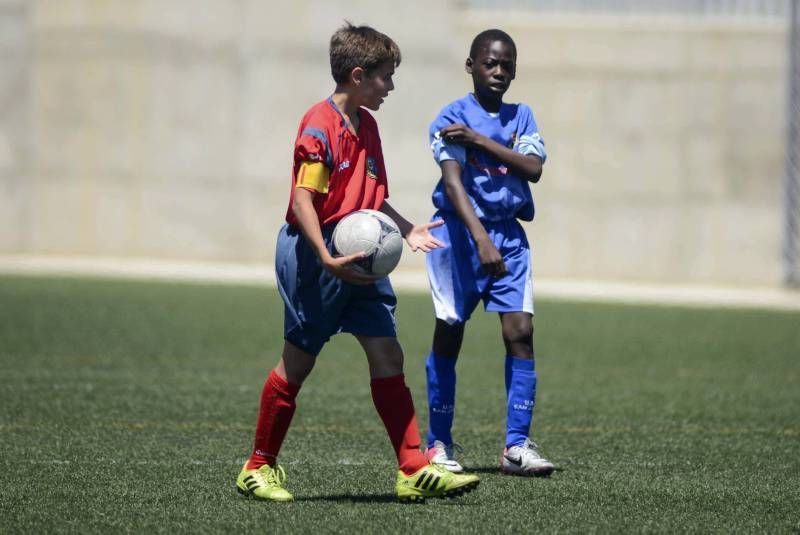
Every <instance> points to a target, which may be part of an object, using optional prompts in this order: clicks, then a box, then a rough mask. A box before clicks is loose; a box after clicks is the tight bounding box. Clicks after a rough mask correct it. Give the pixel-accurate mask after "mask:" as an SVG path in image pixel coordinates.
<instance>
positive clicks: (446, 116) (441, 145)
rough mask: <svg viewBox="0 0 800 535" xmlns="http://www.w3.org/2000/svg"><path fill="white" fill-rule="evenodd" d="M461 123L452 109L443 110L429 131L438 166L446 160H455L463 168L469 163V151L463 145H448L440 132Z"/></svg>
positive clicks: (429, 138)
mask: <svg viewBox="0 0 800 535" xmlns="http://www.w3.org/2000/svg"><path fill="white" fill-rule="evenodd" d="M457 122H461V121H459V120H458V118H457V117H456V116H455V114H454V113H453V111H452V110H451V109H450V107H446V108H445V109H443V110H442V111H441V112H440V113H439V115H438V116H437V117H436V119H434V121H433V122H432V123H431V127H430V129H429V131H428V140H429V141H430V144H431V151H432V152H433V159H434V160H436V163H437V164H441V163H442V162H443V161H445V160H455V161H457V162H458V164H459V165H460V166H461V167H462V168H463V167H464V165H465V164H466V162H467V150H466V149H465V148H464V146H463V145H457V144H455V143H447V142H445V140H443V139H442V136H441V134H439V131H440V130H441V129H442V128H444V127H445V126H449V125H451V124H455V123H457Z"/></svg>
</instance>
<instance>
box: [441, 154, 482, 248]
mask: <svg viewBox="0 0 800 535" xmlns="http://www.w3.org/2000/svg"><path fill="white" fill-rule="evenodd" d="M442 178H443V179H444V188H445V193H446V194H447V197H448V198H449V199H450V202H451V203H452V205H453V208H455V210H456V214H458V217H459V218H460V219H461V221H463V222H464V225H465V226H466V227H467V230H469V233H470V234H472V238H473V239H474V240H475V241H479V240H481V239H483V238H488V234H487V233H486V229H485V228H484V226H483V223H481V220H480V219H478V215H477V214H476V213H475V209H474V208H472V203H471V202H470V200H469V196H467V192H466V191H465V190H464V185H463V184H462V183H461V166H460V165H459V164H458V163H457V162H455V161H454V160H445V161H444V162H442Z"/></svg>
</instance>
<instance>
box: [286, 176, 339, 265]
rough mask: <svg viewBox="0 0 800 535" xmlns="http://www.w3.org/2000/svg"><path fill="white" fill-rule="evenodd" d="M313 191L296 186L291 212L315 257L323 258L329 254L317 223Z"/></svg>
mask: <svg viewBox="0 0 800 535" xmlns="http://www.w3.org/2000/svg"><path fill="white" fill-rule="evenodd" d="M313 200H314V193H313V192H311V191H309V190H307V189H305V188H297V189H296V190H295V192H294V200H293V202H292V213H293V214H294V217H295V219H296V220H297V226H298V227H300V232H302V233H303V236H305V238H306V240H307V241H308V243H309V245H311V248H312V249H313V250H314V253H315V254H316V255H317V258H319V259H320V260H324V259H325V258H326V255H330V253H329V252H328V248H327V247H326V246H325V240H324V239H323V238H322V229H321V228H320V224H319V217H318V216H317V211H316V210H314V203H313Z"/></svg>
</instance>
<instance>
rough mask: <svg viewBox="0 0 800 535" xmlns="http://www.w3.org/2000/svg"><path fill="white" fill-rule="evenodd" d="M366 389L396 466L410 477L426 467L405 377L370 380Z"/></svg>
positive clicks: (401, 375) (426, 461) (412, 403)
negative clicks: (370, 393) (382, 427)
mask: <svg viewBox="0 0 800 535" xmlns="http://www.w3.org/2000/svg"><path fill="white" fill-rule="evenodd" d="M370 386H371V387H372V401H373V402H374V403H375V408H376V409H377V410H378V414H379V415H380V417H381V420H383V425H384V426H385V427H386V432H387V433H389V440H391V442H392V446H393V447H394V452H395V454H397V464H398V466H399V467H400V470H402V471H403V473H404V474H406V475H411V474H413V473H414V472H416V471H417V470H419V469H420V468H422V467H423V466H426V465H427V464H428V460H427V459H426V458H425V456H424V455H423V454H422V452H421V451H420V449H419V444H420V440H419V429H418V428H417V416H416V414H414V401H413V400H412V399H411V391H410V390H409V389H408V387H407V386H406V382H405V376H404V375H403V374H400V375H395V376H393V377H382V378H380V379H373V380H372V383H371V385H370Z"/></svg>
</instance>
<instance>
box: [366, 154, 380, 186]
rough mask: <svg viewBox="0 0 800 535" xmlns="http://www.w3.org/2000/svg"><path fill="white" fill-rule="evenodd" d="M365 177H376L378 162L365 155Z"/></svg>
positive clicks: (374, 178)
mask: <svg viewBox="0 0 800 535" xmlns="http://www.w3.org/2000/svg"><path fill="white" fill-rule="evenodd" d="M367 178H371V179H372V180H377V179H378V162H377V161H375V158H373V157H372V156H367Z"/></svg>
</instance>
